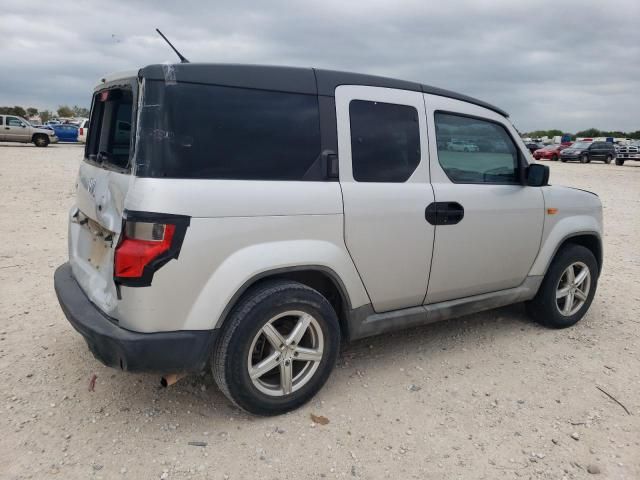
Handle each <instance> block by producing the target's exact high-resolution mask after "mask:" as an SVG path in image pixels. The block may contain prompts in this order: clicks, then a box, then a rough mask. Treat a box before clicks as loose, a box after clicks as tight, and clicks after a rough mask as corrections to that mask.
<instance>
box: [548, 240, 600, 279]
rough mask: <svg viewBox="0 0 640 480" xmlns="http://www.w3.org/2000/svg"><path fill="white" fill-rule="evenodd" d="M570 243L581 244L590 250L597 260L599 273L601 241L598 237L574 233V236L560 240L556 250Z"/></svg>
mask: <svg viewBox="0 0 640 480" xmlns="http://www.w3.org/2000/svg"><path fill="white" fill-rule="evenodd" d="M571 243H572V244H575V245H582V246H583V247H585V248H588V249H589V250H591V253H593V256H594V257H596V262H598V274H599V273H600V272H601V271H602V243H601V242H600V239H599V238H598V237H597V236H596V235H593V234H583V235H576V236H575V237H569V238H567V239H566V240H565V241H564V242H562V244H561V245H560V248H558V251H560V249H562V248H564V247H565V246H566V245H568V244H571Z"/></svg>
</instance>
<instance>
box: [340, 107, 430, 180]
mask: <svg viewBox="0 0 640 480" xmlns="http://www.w3.org/2000/svg"><path fill="white" fill-rule="evenodd" d="M349 119H350V123H351V162H352V169H353V178H354V180H356V181H357V182H393V183H398V182H405V181H407V180H408V179H409V177H410V176H411V174H412V173H413V172H414V170H415V169H416V167H417V166H418V164H419V163H420V127H419V124H418V111H417V110H416V109H415V108H413V107H410V106H408V105H396V104H391V103H382V102H371V101H365V100H352V101H351V102H350V103H349Z"/></svg>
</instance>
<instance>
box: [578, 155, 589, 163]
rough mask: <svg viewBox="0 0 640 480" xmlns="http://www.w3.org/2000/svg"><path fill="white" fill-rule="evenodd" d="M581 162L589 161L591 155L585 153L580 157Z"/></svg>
mask: <svg viewBox="0 0 640 480" xmlns="http://www.w3.org/2000/svg"><path fill="white" fill-rule="evenodd" d="M580 163H589V155H583V156H582V157H580Z"/></svg>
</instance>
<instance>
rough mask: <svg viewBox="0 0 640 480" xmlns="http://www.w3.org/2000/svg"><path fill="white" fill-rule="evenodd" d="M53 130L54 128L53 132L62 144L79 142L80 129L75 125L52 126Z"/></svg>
mask: <svg viewBox="0 0 640 480" xmlns="http://www.w3.org/2000/svg"><path fill="white" fill-rule="evenodd" d="M51 128H53V131H54V132H55V133H56V135H57V137H58V139H59V140H60V141H61V142H77V141H78V127H76V126H75V125H68V124H55V125H51Z"/></svg>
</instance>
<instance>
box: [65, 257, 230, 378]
mask: <svg viewBox="0 0 640 480" xmlns="http://www.w3.org/2000/svg"><path fill="white" fill-rule="evenodd" d="M54 286H55V290H56V295H57V296H58V301H59V302H60V307H62V311H63V312H64V314H65V315H66V317H67V320H69V323H71V325H72V326H73V328H75V329H76V330H77V331H78V332H79V333H80V334H81V335H82V336H83V337H84V339H85V341H86V342H87V345H88V346H89V349H90V350H91V352H92V353H93V355H94V356H95V357H96V358H97V359H98V360H100V361H101V362H102V363H104V364H105V365H107V366H109V367H114V368H121V369H122V370H128V371H136V372H140V371H146V372H159V373H180V372H199V371H201V370H202V369H204V368H205V366H206V364H207V361H208V359H209V352H210V350H211V346H212V345H213V342H214V340H215V338H216V335H217V333H218V330H182V331H177V332H155V333H139V332H132V331H131V330H127V329H124V328H122V327H119V326H118V325H117V322H116V321H115V320H112V319H110V318H109V317H107V316H106V315H105V314H103V313H102V312H101V311H100V310H99V309H98V308H97V307H96V306H95V305H94V304H93V303H91V301H90V300H89V299H88V298H87V296H86V295H85V293H84V292H83V291H82V289H81V288H80V285H78V282H76V280H75V278H74V277H73V274H72V272H71V266H70V265H69V264H68V263H65V264H63V265H60V266H59V267H58V268H57V269H56V272H55V274H54Z"/></svg>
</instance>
